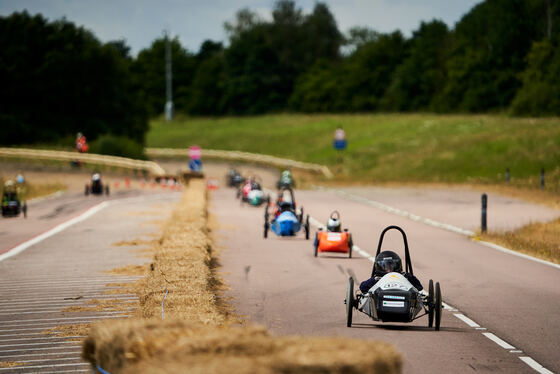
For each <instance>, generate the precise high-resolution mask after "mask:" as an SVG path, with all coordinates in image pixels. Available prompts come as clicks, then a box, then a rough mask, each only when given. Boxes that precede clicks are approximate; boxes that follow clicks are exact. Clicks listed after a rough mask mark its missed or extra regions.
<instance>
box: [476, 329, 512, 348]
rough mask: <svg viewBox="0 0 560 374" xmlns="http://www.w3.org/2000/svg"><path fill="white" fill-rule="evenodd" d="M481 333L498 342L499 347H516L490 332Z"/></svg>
mask: <svg viewBox="0 0 560 374" xmlns="http://www.w3.org/2000/svg"><path fill="white" fill-rule="evenodd" d="M482 335H484V336H486V337H487V338H488V339H490V340H492V341H493V342H494V343H496V344H498V345H499V346H500V347H502V348H504V349H516V348H515V347H514V346H513V345H511V344H509V343H508V342H506V341H504V340H502V339H500V338H498V337H497V336H496V335H494V334H492V333H491V332H483V333H482Z"/></svg>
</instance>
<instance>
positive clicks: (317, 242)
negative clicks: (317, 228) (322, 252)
mask: <svg viewBox="0 0 560 374" xmlns="http://www.w3.org/2000/svg"><path fill="white" fill-rule="evenodd" d="M313 247H314V248H315V251H314V255H315V257H317V253H318V252H319V234H317V233H315V240H314V241H313Z"/></svg>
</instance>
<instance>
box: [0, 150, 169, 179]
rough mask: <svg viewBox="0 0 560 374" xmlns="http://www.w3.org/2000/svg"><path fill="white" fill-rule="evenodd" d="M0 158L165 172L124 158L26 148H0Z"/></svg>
mask: <svg viewBox="0 0 560 374" xmlns="http://www.w3.org/2000/svg"><path fill="white" fill-rule="evenodd" d="M0 157H15V158H28V159H38V160H53V161H68V162H72V161H76V160H80V162H85V163H88V164H97V165H106V166H113V167H119V168H123V169H133V170H146V171H147V172H149V173H151V174H152V175H156V176H159V175H164V174H165V170H163V168H162V167H161V166H159V165H158V164H157V163H155V162H153V161H144V160H135V159H132V158H126V157H117V156H106V155H98V154H92V153H77V152H67V151H50V150H40V149H28V148H0Z"/></svg>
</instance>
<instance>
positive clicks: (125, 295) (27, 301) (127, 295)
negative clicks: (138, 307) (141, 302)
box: [0, 293, 138, 306]
mask: <svg viewBox="0 0 560 374" xmlns="http://www.w3.org/2000/svg"><path fill="white" fill-rule="evenodd" d="M65 297H68V295H58V296H50V297H47V298H38V299H35V298H33V299H19V298H18V299H14V301H10V302H3V303H0V306H2V305H14V304H26V305H27V304H39V303H45V302H49V301H53V299H56V301H61V302H66V301H68V302H81V301H87V300H92V299H123V300H124V299H127V298H128V299H130V300H132V299H138V296H137V295H134V294H131V293H116V294H89V295H84V296H83V297H82V298H81V299H75V298H73V297H70V299H67V300H64V298H65Z"/></svg>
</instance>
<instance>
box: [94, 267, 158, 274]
mask: <svg viewBox="0 0 560 374" xmlns="http://www.w3.org/2000/svg"><path fill="white" fill-rule="evenodd" d="M149 270H150V265H127V266H121V267H118V268H114V269H112V270H108V271H106V272H105V273H107V274H112V275H146V274H147V273H148V271H149Z"/></svg>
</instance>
